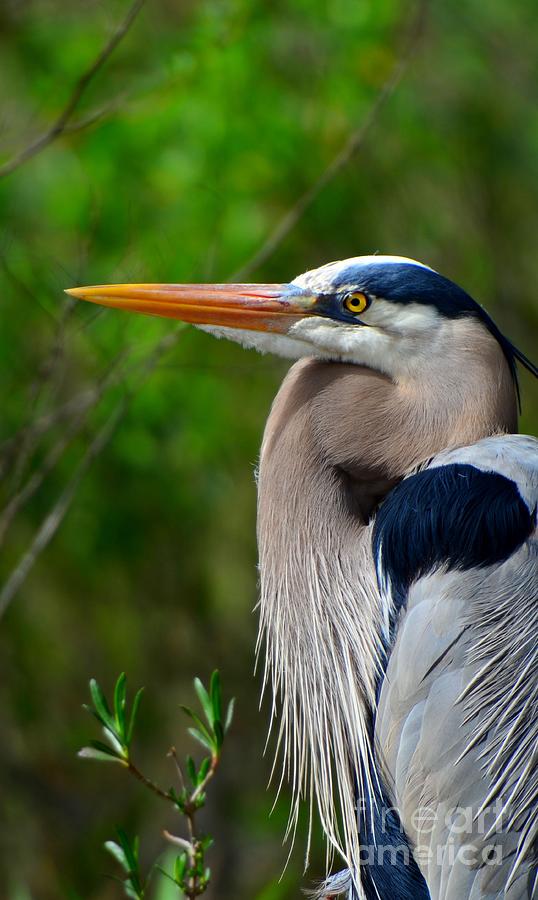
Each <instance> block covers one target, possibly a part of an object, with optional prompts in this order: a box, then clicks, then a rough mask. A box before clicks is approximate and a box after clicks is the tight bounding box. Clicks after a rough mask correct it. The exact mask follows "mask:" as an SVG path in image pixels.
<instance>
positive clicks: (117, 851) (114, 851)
mask: <svg viewBox="0 0 538 900" xmlns="http://www.w3.org/2000/svg"><path fill="white" fill-rule="evenodd" d="M105 850H108V852H109V853H110V854H111V855H112V856H113V857H114V859H115V860H116V862H118V863H119V864H120V866H121V867H122V869H123V871H124V872H126V874H127V875H128V874H129V872H130V871H131V869H130V866H129V863H128V861H127V857H126V856H125V853H124V851H123V849H122V848H121V847H120V845H119V844H116V841H105Z"/></svg>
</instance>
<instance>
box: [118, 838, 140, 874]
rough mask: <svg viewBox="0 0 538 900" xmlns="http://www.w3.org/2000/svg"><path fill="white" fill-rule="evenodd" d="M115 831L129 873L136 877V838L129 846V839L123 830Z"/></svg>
mask: <svg viewBox="0 0 538 900" xmlns="http://www.w3.org/2000/svg"><path fill="white" fill-rule="evenodd" d="M116 830H117V833H118V837H119V839H120V844H121V847H122V850H123V852H124V853H125V858H126V860H127V862H128V865H129V873H130V874H131V875H138V838H137V837H135V838H134V839H133V843H132V844H131V841H130V840H129V837H128V836H127V833H126V832H125V831H124V830H123V828H117V829H116Z"/></svg>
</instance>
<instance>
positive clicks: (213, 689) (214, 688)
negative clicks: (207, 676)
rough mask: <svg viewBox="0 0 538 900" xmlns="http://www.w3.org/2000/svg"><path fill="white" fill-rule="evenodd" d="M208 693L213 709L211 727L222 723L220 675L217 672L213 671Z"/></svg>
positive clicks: (216, 670)
mask: <svg viewBox="0 0 538 900" xmlns="http://www.w3.org/2000/svg"><path fill="white" fill-rule="evenodd" d="M209 693H210V695H211V706H212V707H213V720H212V724H213V727H214V726H215V723H216V722H221V721H222V699H221V687H220V675H219V670H218V669H215V671H214V672H213V674H212V676H211V682H210V685H209Z"/></svg>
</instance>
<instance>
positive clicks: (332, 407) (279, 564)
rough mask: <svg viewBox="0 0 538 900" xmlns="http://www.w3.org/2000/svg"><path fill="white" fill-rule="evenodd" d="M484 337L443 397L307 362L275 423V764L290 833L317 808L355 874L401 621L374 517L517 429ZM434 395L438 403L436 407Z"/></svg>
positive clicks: (271, 434)
mask: <svg viewBox="0 0 538 900" xmlns="http://www.w3.org/2000/svg"><path fill="white" fill-rule="evenodd" d="M471 336H472V334H471ZM480 336H481V337H482V338H483V340H482V344H481V354H480V357H479V359H478V360H477V361H476V357H475V356H473V354H472V347H469V346H468V344H469V337H470V335H469V334H467V335H466V341H464V342H463V344H462V346H461V347H460V349H459V353H460V354H463V357H464V358H465V357H468V358H465V364H463V362H462V361H461V360H460V362H461V365H460V368H459V369H457V370H456V371H454V368H453V367H454V359H447V360H445V361H444V364H443V361H442V360H437V361H436V368H435V366H433V365H432V371H431V372H430V373H429V376H428V377H429V378H430V379H431V380H433V381H435V380H437V388H438V390H437V393H436V392H435V391H430V390H426V389H425V388H424V386H421V384H419V383H418V382H417V381H414V382H412V381H407V382H405V381H404V382H402V383H400V384H398V383H394V382H393V381H391V380H390V379H389V378H387V377H386V376H384V375H381V374H380V373H377V372H375V371H373V370H372V369H366V368H361V367H358V366H353V365H344V364H342V365H338V364H333V363H323V362H319V361H315V360H312V359H304V360H301V361H300V362H298V363H296V364H295V365H294V366H293V367H292V369H291V370H290V372H289V374H288V376H287V377H286V379H285V381H284V383H283V385H282V387H281V389H280V391H279V393H278V395H277V397H276V399H275V402H274V404H273V408H272V411H271V414H270V416H269V419H268V422H267V427H266V431H265V436H264V440H263V445H262V451H261V461H260V471H259V510H258V540H259V552H260V573H261V596H260V604H259V608H260V636H259V641H258V651H259V650H260V647H261V645H262V644H265V645H266V663H265V675H264V687H265V686H266V685H267V683H268V682H270V683H271V686H272V691H273V697H274V699H273V714H272V717H271V718H272V727H275V725H276V722H277V719H279V722H278V725H276V734H277V755H278V751H279V749H280V750H282V751H283V757H284V763H283V770H282V779H283V778H284V777H287V778H288V779H289V780H290V782H291V786H292V792H293V802H292V809H291V814H290V822H289V828H288V834H290V833H291V834H292V835H293V834H294V833H295V827H296V824H297V816H298V810H299V804H300V801H301V799H306V801H307V802H308V804H309V806H310V811H311V815H312V810H313V806H314V802H316V804H317V807H318V811H319V815H320V820H321V824H322V827H323V829H324V831H325V833H326V835H327V838H328V852H330V853H332V851H334V850H336V851H337V852H338V853H339V854H340V855H341V856H342V857H343V859H344V860H345V861H346V862H347V864H348V865H349V866H350V868H351V870H352V871H355V872H358V871H359V854H360V846H359V837H358V828H357V795H359V797H360V796H362V797H369V798H372V797H374V796H375V793H376V791H375V780H376V774H375V772H376V769H375V760H373V759H372V748H371V739H370V736H371V723H372V716H373V714H374V710H375V702H376V687H377V684H378V682H379V679H380V677H381V676H382V671H383V666H384V663H385V655H386V649H387V643H388V641H389V620H390V612H391V610H390V609H388V608H387V607H386V606H385V605H384V602H383V601H382V599H381V596H380V594H379V591H378V588H377V582H376V574H375V567H374V563H373V557H372V550H371V531H372V525H371V523H370V518H371V516H372V514H373V513H374V512H375V508H376V506H377V504H378V503H379V502H380V501H381V500H382V498H383V497H384V496H385V495H386V494H387V492H388V491H389V490H390V489H391V487H393V486H394V484H396V483H397V482H398V481H399V480H400V479H401V478H402V477H403V476H404V475H405V474H406V473H408V472H409V471H410V470H412V469H413V468H415V467H417V466H420V465H421V464H423V463H425V462H426V461H427V460H428V459H429V458H431V456H433V455H434V454H435V453H437V452H440V451H441V450H442V449H444V448H447V447H453V446H460V445H463V444H468V443H471V442H473V441H475V440H478V439H479V438H481V437H484V436H485V435H487V434H494V433H496V432H499V431H508V430H513V429H514V424H515V416H516V411H515V392H514V386H513V382H512V378H511V375H510V372H509V369H508V366H507V364H506V362H505V359H504V356H503V354H502V351H501V349H500V347H499V345H498V344H497V343H496V342H494V341H493V339H492V341H491V343H490V342H489V340H488V337H489V336H488V337H486V338H485V339H484V334H483V329H480ZM473 360H474V362H473ZM432 362H435V360H434V361H432ZM443 368H444V372H443ZM463 373H465V375H463ZM469 373H470V374H469ZM464 378H465V383H461V382H462V381H463V379H464ZM441 384H442V385H443V386H444V387H443V390H441V391H440V392H439V385H441ZM433 395H436V396H437V400H436V402H435V404H434V403H433V401H429V400H427V399H426V398H428V397H431V396H433ZM277 711H278V712H277ZM335 800H336V803H335ZM307 856H308V852H307Z"/></svg>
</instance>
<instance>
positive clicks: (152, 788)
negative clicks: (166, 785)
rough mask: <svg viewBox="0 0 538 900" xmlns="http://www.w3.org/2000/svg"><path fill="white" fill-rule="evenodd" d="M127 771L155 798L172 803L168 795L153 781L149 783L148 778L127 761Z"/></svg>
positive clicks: (130, 761)
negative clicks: (155, 796) (154, 795)
mask: <svg viewBox="0 0 538 900" xmlns="http://www.w3.org/2000/svg"><path fill="white" fill-rule="evenodd" d="M127 771H128V772H130V773H131V775H134V777H135V778H137V779H138V781H141V782H142V784H145V785H146V787H147V788H149V789H150V791H153V793H154V794H156V795H157V797H161V798H162V799H163V800H167V801H168V803H171V802H173V801H172V798H171V797H170V794H168V793H167V792H166V791H163V790H162V788H160V787H159V785H158V784H155V782H154V781H151V779H150V778H147V777H146V776H145V775H144V773H143V772H141V771H140V769H138V768H137V767H136V766H135V764H134V763H133V762H132V760H128V762H127Z"/></svg>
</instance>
